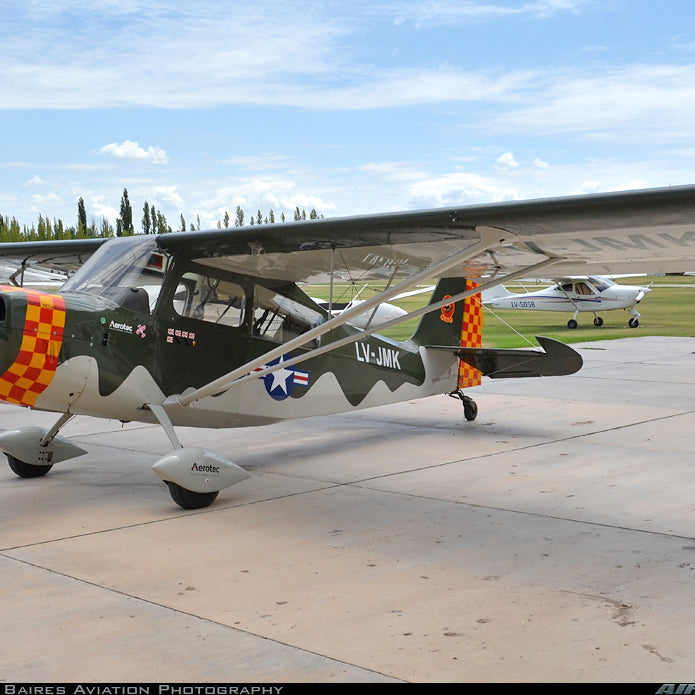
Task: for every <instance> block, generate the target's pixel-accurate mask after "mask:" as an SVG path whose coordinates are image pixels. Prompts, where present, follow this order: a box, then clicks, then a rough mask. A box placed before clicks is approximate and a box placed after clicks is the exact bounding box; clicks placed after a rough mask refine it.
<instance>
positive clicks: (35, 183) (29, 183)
mask: <svg viewBox="0 0 695 695" xmlns="http://www.w3.org/2000/svg"><path fill="white" fill-rule="evenodd" d="M42 183H46V182H45V181H44V180H43V179H42V178H41V177H40V176H39V175H38V174H34V176H32V177H31V178H30V179H29V180H28V181H27V186H38V185H40V184H42Z"/></svg>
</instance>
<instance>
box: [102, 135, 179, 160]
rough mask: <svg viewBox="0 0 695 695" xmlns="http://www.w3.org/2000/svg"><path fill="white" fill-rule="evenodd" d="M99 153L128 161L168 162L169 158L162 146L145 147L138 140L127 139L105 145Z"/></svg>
mask: <svg viewBox="0 0 695 695" xmlns="http://www.w3.org/2000/svg"><path fill="white" fill-rule="evenodd" d="M99 154H108V155H110V156H112V157H115V158H116V159H125V160H128V161H147V162H150V163H151V164H167V163H168V162H169V159H168V157H167V154H166V152H165V151H164V150H163V149H162V148H161V147H148V148H147V149H144V148H142V147H140V145H139V144H138V143H137V142H133V141H132V140H125V141H124V142H123V143H122V144H120V145H119V144H118V143H115V142H112V143H111V144H109V145H104V146H103V147H102V148H101V149H100V150H99Z"/></svg>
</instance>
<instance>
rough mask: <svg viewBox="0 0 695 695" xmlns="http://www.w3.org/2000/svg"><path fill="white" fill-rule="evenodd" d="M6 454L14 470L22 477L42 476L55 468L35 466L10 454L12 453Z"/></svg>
mask: <svg viewBox="0 0 695 695" xmlns="http://www.w3.org/2000/svg"><path fill="white" fill-rule="evenodd" d="M5 456H7V463H9V464H10V468H11V469H12V472H13V473H14V474H15V475H18V476H19V477H20V478H40V477H41V476H43V475H46V473H48V471H50V470H51V468H53V466H35V465H34V464H32V463H25V462H24V461H20V460H19V459H18V458H15V457H14V456H10V454H5Z"/></svg>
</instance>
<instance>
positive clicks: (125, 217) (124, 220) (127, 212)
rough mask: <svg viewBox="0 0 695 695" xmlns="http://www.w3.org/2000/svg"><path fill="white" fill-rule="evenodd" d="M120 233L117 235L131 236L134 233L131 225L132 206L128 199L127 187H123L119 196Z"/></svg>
mask: <svg viewBox="0 0 695 695" xmlns="http://www.w3.org/2000/svg"><path fill="white" fill-rule="evenodd" d="M120 220H121V225H120V228H121V233H120V234H119V236H132V235H133V234H135V229H134V227H133V208H131V207H130V200H129V199H128V189H126V188H124V189H123V195H122V196H121V215H120Z"/></svg>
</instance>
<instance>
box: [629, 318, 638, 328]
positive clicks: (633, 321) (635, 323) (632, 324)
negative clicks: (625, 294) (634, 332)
mask: <svg viewBox="0 0 695 695" xmlns="http://www.w3.org/2000/svg"><path fill="white" fill-rule="evenodd" d="M627 325H628V326H630V328H637V326H639V319H635V318H631V319H630V320H629V321H628V322H627Z"/></svg>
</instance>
